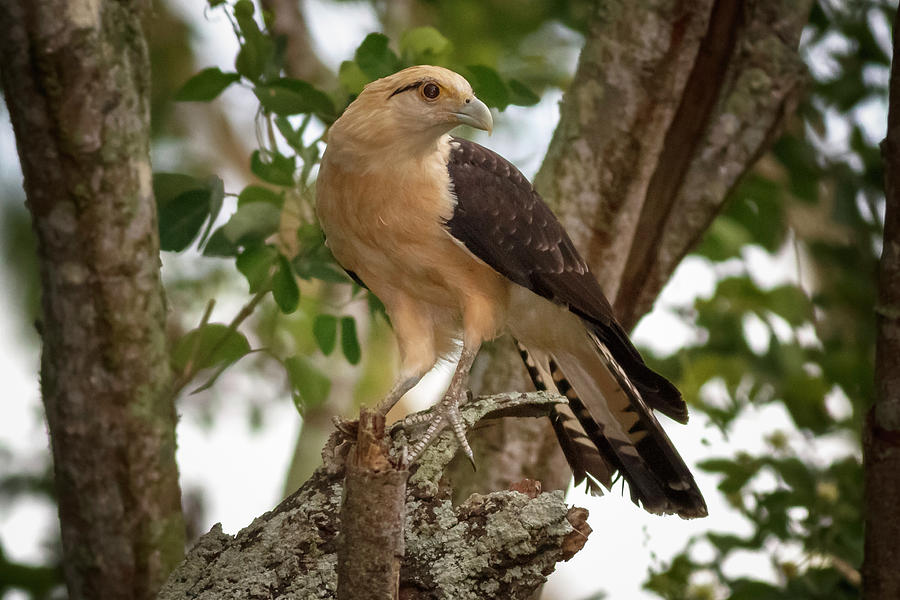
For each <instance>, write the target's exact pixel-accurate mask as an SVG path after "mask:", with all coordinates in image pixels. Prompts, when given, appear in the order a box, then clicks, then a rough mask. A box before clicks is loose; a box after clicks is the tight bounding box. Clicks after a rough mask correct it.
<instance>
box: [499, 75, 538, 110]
mask: <svg viewBox="0 0 900 600" xmlns="http://www.w3.org/2000/svg"><path fill="white" fill-rule="evenodd" d="M507 84H508V85H509V103H510V104H517V105H519V106H534V105H535V104H537V103H538V102H540V101H541V98H540V96H538V95H537V94H535V93H534V92H532V91H531V88H529V87H528V86H527V85H525V84H524V83H522V82H521V81H519V80H518V79H510V80H509V81H507Z"/></svg>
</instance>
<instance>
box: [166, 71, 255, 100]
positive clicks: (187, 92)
mask: <svg viewBox="0 0 900 600" xmlns="http://www.w3.org/2000/svg"><path fill="white" fill-rule="evenodd" d="M240 79H241V76H240V75H239V74H237V73H223V72H222V70H221V69H220V68H218V67H209V68H208V69H203V70H202V71H200V72H199V73H197V74H196V75H194V76H193V77H191V78H190V79H188V80H187V81H186V82H185V84H184V85H183V86H181V89H180V90H178V92H176V94H175V100H177V101H178V102H209V101H210V100H212V99H213V98H215V97H216V96H218V95H219V94H221V93H222V92H223V91H224V90H225V88H227V87H228V86H229V85H231V84H232V83H234V82H236V81H239V80H240Z"/></svg>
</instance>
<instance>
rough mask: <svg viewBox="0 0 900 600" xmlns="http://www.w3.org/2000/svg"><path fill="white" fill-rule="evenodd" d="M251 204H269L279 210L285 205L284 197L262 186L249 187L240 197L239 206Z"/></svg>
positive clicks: (242, 191)
mask: <svg viewBox="0 0 900 600" xmlns="http://www.w3.org/2000/svg"><path fill="white" fill-rule="evenodd" d="M251 202H268V203H269V204H271V205H273V206H277V207H278V208H279V209H280V208H281V206H282V205H283V204H284V196H282V195H281V194H280V193H278V192H275V191H273V190H270V189H269V188H265V187H263V186H261V185H248V186H247V187H245V188H244V189H243V190H241V193H240V195H239V196H238V206H243V205H244V204H250V203H251Z"/></svg>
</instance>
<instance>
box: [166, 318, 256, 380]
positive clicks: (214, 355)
mask: <svg viewBox="0 0 900 600" xmlns="http://www.w3.org/2000/svg"><path fill="white" fill-rule="evenodd" d="M248 352H250V343H249V342H248V341H247V338H245V337H244V335H243V334H242V333H241V332H239V331H235V330H233V329H231V328H230V327H228V326H227V325H222V324H220V323H207V324H206V325H203V326H201V327H198V328H197V329H194V330H192V331H189V332H187V333H186V334H184V335H183V336H182V337H181V339H179V340H178V342H177V343H176V344H175V348H174V349H173V350H172V366H173V367H174V368H175V369H176V370H178V371H180V372H184V371H185V369H186V368H187V367H188V364H189V363H192V365H193V367H194V368H196V369H206V368H209V367H214V366H216V365H222V364H228V363H233V362H234V361H236V360H237V359H239V358H241V357H242V356H244V355H245V354H247V353H248Z"/></svg>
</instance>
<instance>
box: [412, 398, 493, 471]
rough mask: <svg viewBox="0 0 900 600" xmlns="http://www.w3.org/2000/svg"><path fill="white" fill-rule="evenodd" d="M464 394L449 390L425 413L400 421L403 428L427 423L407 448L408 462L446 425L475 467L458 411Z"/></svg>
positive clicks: (417, 455) (463, 423) (417, 456)
mask: <svg viewBox="0 0 900 600" xmlns="http://www.w3.org/2000/svg"><path fill="white" fill-rule="evenodd" d="M463 395H464V394H463V393H461V392H460V391H455V390H449V391H448V392H447V394H446V395H445V396H444V397H443V398H442V399H441V401H440V402H439V403H438V405H437V406H435V407H434V409H433V410H432V411H431V412H430V413H427V414H420V413H419V414H415V415H410V416H408V417H407V418H406V419H404V420H403V421H402V425H401V426H402V427H403V428H404V429H408V428H412V427H417V426H422V425H426V424H427V426H428V427H427V428H426V429H425V432H424V433H423V434H422V437H420V438H419V439H418V440H416V443H415V444H413V446H412V448H411V449H410V450H409V462H411V463H412V462H414V461H415V460H417V459H418V458H419V457H420V456H421V455H422V453H423V452H424V451H425V448H427V447H428V445H429V444H431V443H432V442H433V441H434V440H435V439H437V437H438V436H439V435H440V434H441V432H443V431H444V429H446V428H447V427H448V426H449V427H451V428H452V429H453V433H454V434H455V435H456V439H457V441H458V442H459V445H460V447H461V448H462V450H463V452H464V453H465V454H466V457H468V459H469V462H471V463H472V468H475V457H474V454H473V453H472V447H471V446H469V441H468V440H467V439H466V425H465V422H464V421H463V418H462V415H461V414H460V412H459V404H460V402H459V400H460V397H462V396H463Z"/></svg>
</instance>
